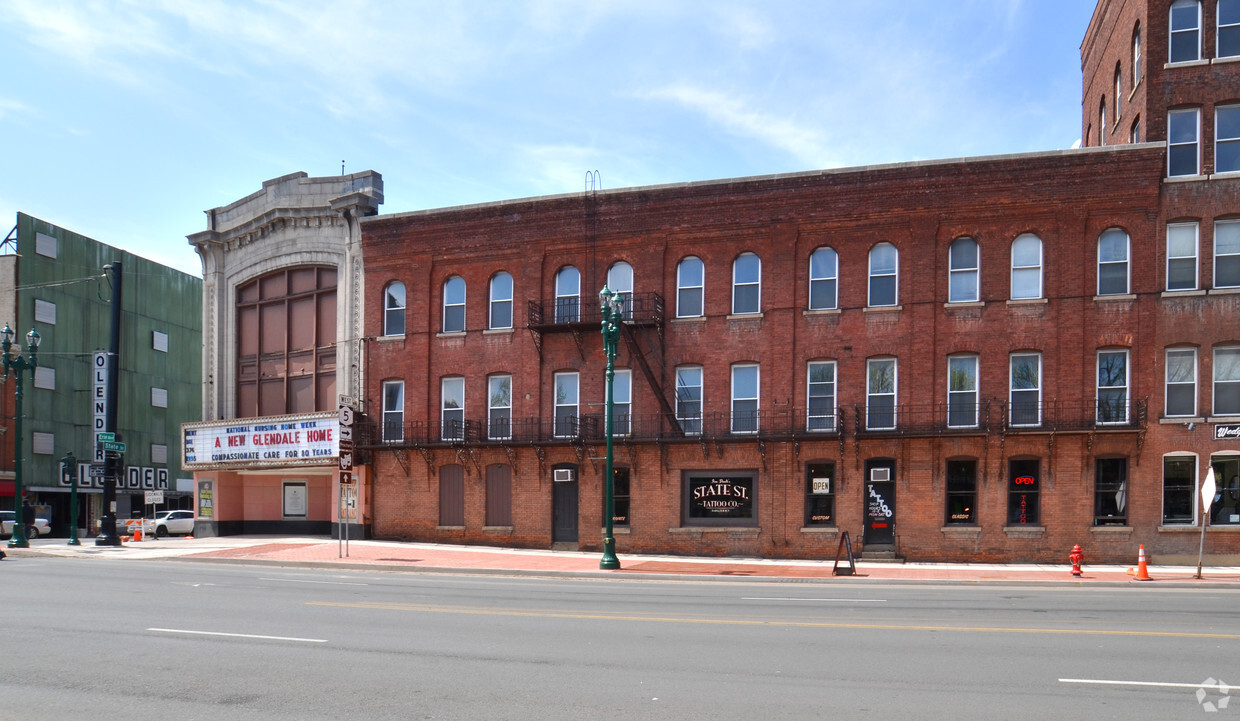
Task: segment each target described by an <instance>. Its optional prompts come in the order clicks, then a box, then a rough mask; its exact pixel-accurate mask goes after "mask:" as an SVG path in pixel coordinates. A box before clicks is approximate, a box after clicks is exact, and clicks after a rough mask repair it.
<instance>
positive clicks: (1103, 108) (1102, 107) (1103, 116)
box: [1098, 95, 1107, 145]
mask: <svg viewBox="0 0 1240 721" xmlns="http://www.w3.org/2000/svg"><path fill="white" fill-rule="evenodd" d="M1106 144H1107V96H1105V95H1103V96H1102V100H1099V101H1098V145H1106Z"/></svg>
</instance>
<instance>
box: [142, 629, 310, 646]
mask: <svg viewBox="0 0 1240 721" xmlns="http://www.w3.org/2000/svg"><path fill="white" fill-rule="evenodd" d="M147 630H148V631H155V632H156V633H184V634H189V635H193V636H225V637H227V638H257V639H261V640H263V641H300V642H302V643H327V639H325V638H297V637H295V636H259V635H257V634H252V633H223V632H221V631H190V630H188V629H184V628H148V629H147Z"/></svg>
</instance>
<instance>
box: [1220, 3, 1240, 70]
mask: <svg viewBox="0 0 1240 721" xmlns="http://www.w3.org/2000/svg"><path fill="white" fill-rule="evenodd" d="M1237 56H1240V0H1218V52H1217V53H1216V55H1215V57H1220V58H1234V57H1237Z"/></svg>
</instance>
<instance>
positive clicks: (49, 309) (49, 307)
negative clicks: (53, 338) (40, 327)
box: [34, 298, 56, 325]
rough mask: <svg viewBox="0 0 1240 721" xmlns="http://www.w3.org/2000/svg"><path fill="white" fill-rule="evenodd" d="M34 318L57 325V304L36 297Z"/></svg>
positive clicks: (40, 321)
mask: <svg viewBox="0 0 1240 721" xmlns="http://www.w3.org/2000/svg"><path fill="white" fill-rule="evenodd" d="M34 319H35V320H36V321H38V322H39V323H47V324H48V325H56V304H55V303H51V302H49V301H46V300H39V299H38V298H35V299H34Z"/></svg>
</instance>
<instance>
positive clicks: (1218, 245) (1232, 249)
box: [1214, 220, 1240, 288]
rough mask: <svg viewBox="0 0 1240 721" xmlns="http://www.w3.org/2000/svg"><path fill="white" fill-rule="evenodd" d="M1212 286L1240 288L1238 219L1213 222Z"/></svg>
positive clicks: (1239, 233)
mask: <svg viewBox="0 0 1240 721" xmlns="http://www.w3.org/2000/svg"><path fill="white" fill-rule="evenodd" d="M1214 287H1215V288H1240V220H1218V221H1215V223H1214Z"/></svg>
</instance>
